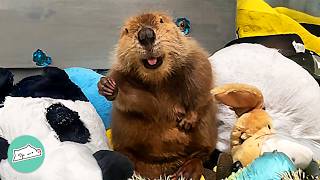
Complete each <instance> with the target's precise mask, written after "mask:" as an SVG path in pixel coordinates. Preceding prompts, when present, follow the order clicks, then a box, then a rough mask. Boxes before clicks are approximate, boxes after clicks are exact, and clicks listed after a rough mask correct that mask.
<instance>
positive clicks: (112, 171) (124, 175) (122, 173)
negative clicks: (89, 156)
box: [93, 150, 134, 180]
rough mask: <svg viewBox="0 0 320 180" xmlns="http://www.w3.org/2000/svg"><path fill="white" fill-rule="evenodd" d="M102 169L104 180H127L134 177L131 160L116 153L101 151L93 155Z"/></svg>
mask: <svg viewBox="0 0 320 180" xmlns="http://www.w3.org/2000/svg"><path fill="white" fill-rule="evenodd" d="M93 156H94V158H95V159H96V160H97V162H98V164H99V166H100V168H101V169H102V174H103V180H115V179H117V180H127V179H128V178H130V177H132V175H133V169H134V168H133V164H132V163H131V162H130V160H129V159H128V158H127V157H126V156H124V155H122V154H120V153H118V152H115V151H107V150H101V151H98V152H96V153H94V154H93Z"/></svg>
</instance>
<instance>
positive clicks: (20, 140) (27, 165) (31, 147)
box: [8, 136, 45, 173]
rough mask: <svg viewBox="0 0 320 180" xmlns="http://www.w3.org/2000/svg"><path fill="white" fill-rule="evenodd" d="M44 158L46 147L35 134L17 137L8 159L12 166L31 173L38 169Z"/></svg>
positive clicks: (11, 146) (12, 144)
mask: <svg viewBox="0 0 320 180" xmlns="http://www.w3.org/2000/svg"><path fill="white" fill-rule="evenodd" d="M44 158H45V151H44V147H43V145H42V143H41V142H40V141H39V140H38V139H37V138H35V137H33V136H20V137H17V138H16V139H14V140H13V141H12V143H11V144H10V146H9V149H8V161H9V163H10V165H11V166H12V168H13V169H15V170H16V171H18V172H22V173H30V172H33V171H35V170H37V169H38V168H39V167H40V166H41V164H42V163H43V160H44Z"/></svg>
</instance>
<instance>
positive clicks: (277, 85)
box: [210, 43, 320, 151]
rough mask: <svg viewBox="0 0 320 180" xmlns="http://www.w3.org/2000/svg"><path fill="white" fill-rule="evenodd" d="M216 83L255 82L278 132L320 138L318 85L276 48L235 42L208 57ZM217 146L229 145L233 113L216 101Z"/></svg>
mask: <svg viewBox="0 0 320 180" xmlns="http://www.w3.org/2000/svg"><path fill="white" fill-rule="evenodd" d="M210 61H211V63H212V65H213V67H214V70H215V72H216V85H217V86H220V85H223V84H226V83H244V84H249V85H253V86H256V87H257V88H258V89H260V90H261V91H262V94H263V95H264V98H265V100H264V101H265V108H266V111H267V112H268V114H269V115H270V116H271V118H272V119H273V125H274V128H275V130H276V131H277V132H279V133H281V134H285V135H287V136H289V137H294V138H300V139H311V140H315V141H318V142H320V133H319V132H320V87H319V85H318V84H317V82H316V81H315V80H314V79H313V77H312V76H311V75H310V74H309V73H308V72H307V71H306V70H304V69H303V68H302V67H301V66H299V65H298V64H296V63H295V62H293V61H292V60H290V59H288V58H286V57H284V56H283V55H282V54H280V53H279V52H278V50H276V49H272V48H267V47H265V46H262V45H258V44H246V43H242V44H235V45H232V46H229V47H226V48H224V49H222V50H220V51H218V52H216V53H215V54H214V55H212V56H211V57H210ZM218 120H219V122H218V124H219V128H218V136H219V137H218V143H217V148H218V149H219V150H221V151H226V150H228V149H229V147H230V133H231V130H232V127H233V126H234V123H235V120H236V115H235V113H234V111H232V110H230V109H229V108H228V107H227V106H225V105H219V113H218Z"/></svg>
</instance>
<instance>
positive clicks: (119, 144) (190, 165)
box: [98, 13, 217, 179]
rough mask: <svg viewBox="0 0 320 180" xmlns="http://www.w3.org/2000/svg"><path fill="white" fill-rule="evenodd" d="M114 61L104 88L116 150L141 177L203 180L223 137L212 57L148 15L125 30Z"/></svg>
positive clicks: (162, 18) (164, 20)
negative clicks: (219, 133) (213, 93)
mask: <svg viewBox="0 0 320 180" xmlns="http://www.w3.org/2000/svg"><path fill="white" fill-rule="evenodd" d="M146 29H147V30H146ZM152 31H153V32H152ZM116 57H117V61H116V63H115V64H114V66H113V68H112V69H111V72H110V74H109V76H108V77H106V78H102V79H101V80H100V82H99V85H98V86H99V91H100V93H101V94H102V95H104V96H106V97H107V99H109V100H114V101H113V112H112V124H111V128H112V138H113V139H112V140H113V145H114V149H115V150H116V151H119V152H121V153H123V154H125V155H127V156H128V157H129V158H130V159H131V160H132V161H133V162H134V164H135V170H136V171H137V172H138V173H140V174H141V175H142V176H146V177H149V178H155V177H159V176H160V175H164V174H166V175H169V174H173V173H177V174H176V175H185V176H187V177H189V178H193V179H199V178H200V175H201V173H202V170H203V167H202V161H203V160H205V159H207V158H208V156H209V154H210V153H211V152H212V151H213V150H214V148H215V143H216V137H217V130H216V122H215V111H216V108H215V105H214V102H213V99H212V96H211V95H210V90H211V88H212V87H213V75H212V70H211V65H210V63H209V61H208V54H207V53H206V52H205V51H204V50H203V49H202V48H201V47H200V46H199V45H198V44H197V43H196V42H195V41H194V40H193V39H192V38H190V37H185V36H183V35H182V33H181V32H180V30H179V29H178V27H176V25H175V24H174V23H173V22H172V18H171V17H169V16H167V15H165V14H163V13H145V14H142V15H139V16H136V17H132V18H130V19H129V20H128V21H127V22H126V23H125V25H124V26H123V28H122V32H121V36H120V40H119V43H118V47H117V51H116ZM149 62H151V64H150V63H149Z"/></svg>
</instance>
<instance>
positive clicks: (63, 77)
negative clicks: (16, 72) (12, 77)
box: [10, 67, 88, 101]
mask: <svg viewBox="0 0 320 180" xmlns="http://www.w3.org/2000/svg"><path fill="white" fill-rule="evenodd" d="M10 95H11V96H14V97H34V98H36V97H49V98H53V99H65V100H72V101H75V100H80V101H88V99H87V98H86V96H85V95H84V94H83V92H82V91H81V89H80V88H79V87H78V86H77V85H75V84H74V83H73V82H72V81H71V80H70V79H69V77H68V75H67V73H66V72H65V71H64V70H61V69H59V68H56V67H46V68H43V74H42V75H36V76H30V77H27V78H25V79H22V80H21V81H20V82H19V83H17V84H16V85H15V86H14V87H13V90H12V92H11V93H10Z"/></svg>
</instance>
